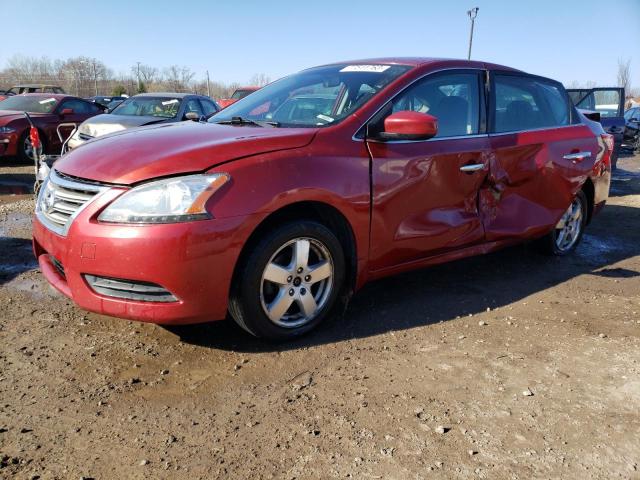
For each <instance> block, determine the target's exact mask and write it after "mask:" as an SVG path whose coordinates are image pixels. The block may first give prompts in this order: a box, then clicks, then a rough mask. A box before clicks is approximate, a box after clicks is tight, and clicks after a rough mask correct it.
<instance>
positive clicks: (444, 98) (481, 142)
mask: <svg viewBox="0 0 640 480" xmlns="http://www.w3.org/2000/svg"><path fill="white" fill-rule="evenodd" d="M483 76H484V70H452V71H445V72H440V73H434V74H431V75H427V76H426V77H424V78H423V79H421V80H418V81H417V82H415V83H414V84H413V85H411V86H410V87H408V88H407V89H405V90H404V91H403V92H401V93H400V94H398V95H397V96H396V97H395V98H394V99H393V100H391V102H389V103H388V104H387V105H386V106H385V107H383V108H382V109H381V110H380V112H379V113H378V114H376V116H374V118H373V119H372V120H371V121H370V122H369V124H368V126H367V128H368V131H367V146H368V148H369V152H370V154H371V158H372V172H371V175H372V194H373V205H372V208H373V211H372V223H371V239H372V241H371V250H370V265H371V269H372V270H380V269H384V268H388V267H392V266H394V265H399V264H403V263H408V262H412V261H417V260H420V259H422V258H424V257H427V256H433V255H436V254H438V253H440V252H446V251H449V250H453V249H458V248H461V247H465V246H468V245H472V244H475V243H479V242H482V241H483V240H484V230H483V226H482V222H481V219H480V215H479V211H478V191H479V189H480V186H481V185H482V183H483V181H484V178H485V177H486V174H487V171H488V164H489V157H490V153H491V152H490V149H489V142H488V137H487V135H486V132H485V124H486V122H485V121H484V118H485V106H484V83H483ZM403 110H410V111H418V112H424V113H429V114H431V115H434V116H436V117H437V118H438V134H437V136H436V137H434V138H431V139H429V140H426V141H406V140H405V141H401V140H400V141H388V140H387V141H383V140H381V139H379V138H377V137H376V133H377V132H379V131H382V130H383V123H384V119H385V118H386V117H387V116H388V115H390V114H391V113H394V112H397V111H403ZM463 167H467V168H466V170H467V172H465V171H462V170H461V169H462V168H463Z"/></svg>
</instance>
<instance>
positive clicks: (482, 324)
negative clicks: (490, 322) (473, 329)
mask: <svg viewBox="0 0 640 480" xmlns="http://www.w3.org/2000/svg"><path fill="white" fill-rule="evenodd" d="M486 324H487V322H485V321H484V320H480V321H479V322H478V325H480V326H481V327H484V326H485V325H486Z"/></svg>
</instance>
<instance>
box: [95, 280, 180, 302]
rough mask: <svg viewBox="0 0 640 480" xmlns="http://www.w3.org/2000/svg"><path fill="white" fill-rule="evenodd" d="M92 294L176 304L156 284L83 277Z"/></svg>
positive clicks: (175, 299)
mask: <svg viewBox="0 0 640 480" xmlns="http://www.w3.org/2000/svg"><path fill="white" fill-rule="evenodd" d="M84 278H85V280H86V281H87V283H88V284H89V286H90V287H91V288H92V289H93V291H94V292H97V293H99V294H101V295H105V296H107V297H115V298H124V299H127V300H137V301H140V302H177V301H178V299H177V298H176V297H175V296H174V295H173V294H172V293H171V292H170V291H168V290H167V289H165V288H164V287H162V286H161V285H158V284H157V283H151V282H141V281H139V280H125V279H122V278H111V277H100V276H97V275H89V274H85V275H84Z"/></svg>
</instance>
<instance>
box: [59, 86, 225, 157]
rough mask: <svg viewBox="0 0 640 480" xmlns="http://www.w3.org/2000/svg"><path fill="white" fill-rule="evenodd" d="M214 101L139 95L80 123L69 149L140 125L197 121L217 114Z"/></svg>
mask: <svg viewBox="0 0 640 480" xmlns="http://www.w3.org/2000/svg"><path fill="white" fill-rule="evenodd" d="M219 110H220V107H219V106H218V104H217V103H216V102H214V101H213V100H211V99H210V98H209V97H206V96H204V95H195V94H191V93H141V94H140V95H135V96H133V97H130V98H128V99H126V100H125V101H123V102H122V103H121V104H120V105H118V106H117V107H116V108H115V109H114V110H113V111H112V112H111V113H105V114H103V115H97V116H95V117H92V118H91V119H89V120H87V121H85V122H83V123H82V124H80V126H79V127H78V130H77V131H76V132H75V133H74V134H73V136H72V137H71V139H70V140H69V144H68V147H69V149H70V150H71V149H74V148H77V147H79V146H80V145H82V144H83V143H85V142H88V141H89V140H93V139H94V138H96V137H101V136H103V135H107V134H110V133H115V132H119V131H122V130H127V129H130V128H135V127H142V126H144V125H154V124H158V123H171V122H182V121H185V120H195V121H197V120H199V119H200V118H202V117H205V118H206V117H209V116H211V115H213V114H214V113H216V112H218V111H219Z"/></svg>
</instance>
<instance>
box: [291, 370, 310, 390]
mask: <svg viewBox="0 0 640 480" xmlns="http://www.w3.org/2000/svg"><path fill="white" fill-rule="evenodd" d="M312 382H313V377H312V376H311V373H309V372H303V373H301V374H300V375H297V376H296V377H294V379H293V380H292V381H291V388H293V390H296V391H297V390H302V389H303V388H306V387H308V386H309V385H311V383H312Z"/></svg>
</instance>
